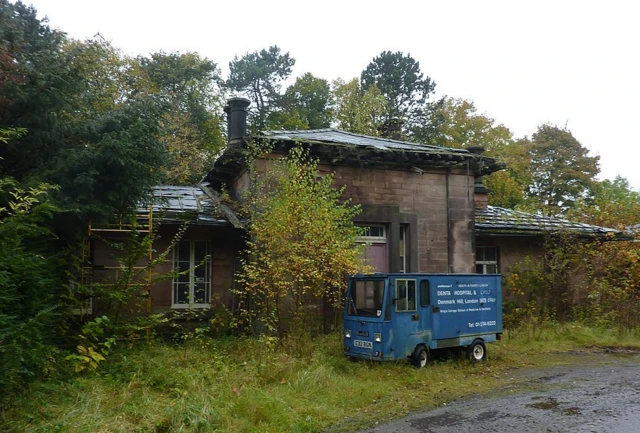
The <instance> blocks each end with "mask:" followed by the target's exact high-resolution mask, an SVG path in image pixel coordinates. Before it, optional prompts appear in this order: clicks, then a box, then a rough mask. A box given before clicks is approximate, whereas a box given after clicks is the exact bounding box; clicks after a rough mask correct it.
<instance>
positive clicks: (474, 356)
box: [467, 340, 487, 362]
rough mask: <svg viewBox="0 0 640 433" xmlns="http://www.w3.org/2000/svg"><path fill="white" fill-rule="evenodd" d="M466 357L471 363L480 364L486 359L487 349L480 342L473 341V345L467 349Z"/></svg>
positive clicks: (482, 342)
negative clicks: (467, 356)
mask: <svg viewBox="0 0 640 433" xmlns="http://www.w3.org/2000/svg"><path fill="white" fill-rule="evenodd" d="M467 355H469V359H470V360H471V361H473V362H482V361H484V360H485V358H486V357H487V347H486V346H485V345H484V341H482V340H474V342H473V343H471V344H470V345H469V347H467Z"/></svg>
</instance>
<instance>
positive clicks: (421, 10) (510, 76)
mask: <svg viewBox="0 0 640 433" xmlns="http://www.w3.org/2000/svg"><path fill="white" fill-rule="evenodd" d="M25 2H26V3H32V4H33V5H34V6H35V7H36V9H37V10H38V12H39V15H40V16H41V17H44V16H45V15H46V16H48V17H49V19H50V24H51V25H52V26H53V27H57V28H59V29H60V30H63V31H65V32H67V33H68V34H69V35H70V36H71V37H74V38H79V39H84V38H88V37H91V36H93V35H95V34H96V33H100V34H101V35H102V36H103V37H105V38H107V39H110V40H112V41H113V43H114V45H115V46H117V47H119V48H121V49H122V50H123V51H124V52H126V53H128V54H134V55H137V54H149V53H152V52H155V51H160V50H164V51H167V52H170V51H174V50H176V51H180V52H185V51H196V52H198V53H200V54H201V55H202V56H205V57H208V58H210V59H211V60H213V61H214V62H216V63H218V64H219V65H220V67H221V69H222V71H223V73H224V74H225V75H226V73H227V71H228V63H229V61H230V60H231V59H232V58H233V56H234V55H242V54H244V53H246V52H248V51H255V50H259V49H262V48H266V47H268V46H270V45H278V46H280V48H281V49H282V50H283V51H285V52H286V51H288V52H289V53H291V55H292V56H293V57H294V58H295V59H296V65H295V68H294V75H295V76H297V75H302V74H303V73H305V72H312V73H313V74H314V75H316V76H318V77H322V78H326V79H329V80H332V79H334V78H338V77H341V78H344V79H350V78H353V77H356V76H359V74H360V72H361V71H362V70H363V69H364V68H365V67H366V65H367V64H368V63H369V62H370V61H371V60H372V58H373V57H375V56H376V55H378V54H379V53H380V52H381V51H383V50H392V51H403V52H404V53H409V54H411V56H413V57H414V58H415V59H416V60H418V61H419V62H420V66H421V69H422V71H423V72H424V73H425V74H426V75H428V76H430V77H431V78H432V79H433V80H434V81H435V82H436V83H437V87H436V90H437V93H438V95H449V96H454V97H461V98H467V99H471V100H473V101H474V102H475V104H476V106H477V107H478V109H479V110H480V112H482V113H485V114H487V115H489V116H491V117H493V118H495V119H496V120H497V121H498V122H499V123H503V124H504V125H505V126H507V127H509V128H510V129H511V130H512V131H513V132H514V133H515V135H516V136H524V135H528V136H530V135H531V134H532V133H534V132H535V130H536V127H537V126H538V125H539V124H542V123H545V122H550V123H553V124H557V125H560V126H565V125H566V126H568V127H569V129H570V130H571V131H572V133H573V135H574V136H575V137H576V138H577V139H578V140H579V141H580V142H581V143H582V144H583V145H584V146H586V147H587V148H588V149H590V151H591V154H592V155H600V158H601V159H600V164H601V176H600V177H601V178H602V179H604V178H610V179H612V178H614V177H615V176H616V175H621V176H624V177H626V178H627V179H628V180H629V181H630V182H631V184H632V185H633V186H634V187H635V188H636V189H639V188H640V166H639V163H640V139H639V138H638V134H637V126H638V125H639V124H640V108H639V106H640V105H639V104H640V50H639V47H640V24H639V23H638V19H639V18H640V5H638V2H636V1H633V0H629V1H612V0H609V1H606V2H605V1H600V2H596V1H568V0H565V1H559V0H555V1H543V0H536V1H524V0H522V1H514V0H509V1H479V0H475V1H450V0H440V1H438V2H435V1H426V0H423V1H405V0H394V1H387V2H382V1H371V0H369V1H356V0H341V1H335V0H323V1H316V2H311V1H303V0H298V1H285V0H270V1H268V0H242V1H239V0H235V1H234V0H226V1H213V0H211V1H205V0H180V1H176V0H173V1H164V0H155V1H152V0H127V1H123V0H102V1H90V0H31V1H29V0H25Z"/></svg>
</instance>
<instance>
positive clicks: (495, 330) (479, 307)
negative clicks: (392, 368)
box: [344, 274, 502, 366]
mask: <svg viewBox="0 0 640 433" xmlns="http://www.w3.org/2000/svg"><path fill="white" fill-rule="evenodd" d="M501 335H502V277H501V276H500V275H481V274H371V275H356V276H354V277H351V278H350V279H349V287H348V290H347V297H346V304H345V310H344V353H345V355H348V356H351V357H355V358H365V359H372V360H381V361H387V360H389V361H390V360H398V359H404V358H410V359H411V360H412V361H413V362H414V364H416V365H417V366H424V365H425V364H426V361H427V359H428V357H429V353H430V352H431V351H432V350H436V349H445V348H452V347H462V348H467V350H468V353H469V355H470V356H471V358H472V359H474V360H476V361H481V360H483V359H484V357H485V355H486V348H485V345H484V343H490V342H493V341H496V340H497V339H500V337H501Z"/></svg>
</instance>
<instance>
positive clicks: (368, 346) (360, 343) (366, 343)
mask: <svg viewBox="0 0 640 433" xmlns="http://www.w3.org/2000/svg"><path fill="white" fill-rule="evenodd" d="M353 345H354V346H355V347H362V348H363V349H373V343H372V342H370V341H362V340H353Z"/></svg>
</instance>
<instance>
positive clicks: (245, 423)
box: [0, 325, 640, 432]
mask: <svg viewBox="0 0 640 433" xmlns="http://www.w3.org/2000/svg"><path fill="white" fill-rule="evenodd" d="M614 346H615V347H627V348H639V347H640V334H638V333H620V332H616V331H609V330H600V329H592V328H585V327H581V326H577V325H564V326H557V327H553V328H547V329H545V330H536V331H535V332H533V331H531V330H520V331H518V332H512V333H508V334H506V335H505V339H504V340H503V341H501V342H499V343H495V344H491V345H489V347H488V349H489V354H490V357H491V358H490V360H489V361H488V362H486V363H484V364H481V365H471V364H469V363H468V362H466V361H464V360H461V359H448V360H436V361H435V362H433V363H432V364H431V365H429V367H428V368H426V369H422V370H416V369H414V368H411V367H410V366H409V364H408V363H405V362H398V363H385V364H379V363H371V362H353V361H350V360H349V359H347V358H345V357H344V356H342V353H341V350H342V346H341V340H340V336H337V335H333V336H326V337H321V338H316V339H314V340H312V341H308V342H306V343H300V342H298V343H297V344H296V345H295V347H296V350H295V351H294V350H293V349H292V347H291V346H288V347H285V348H280V350H276V351H275V352H271V351H269V350H266V349H265V346H264V345H263V344H261V343H260V342H258V341H255V340H252V339H238V338H229V339H222V340H220V339H219V340H210V339H198V340H194V341H192V342H191V343H189V344H183V345H172V344H167V343H151V344H143V345H137V346H133V347H128V348H124V347H121V348H120V349H119V350H118V351H117V352H114V353H113V354H112V355H111V356H110V358H109V360H108V361H107V362H106V363H105V365H103V366H101V367H100V368H99V370H98V371H97V372H96V373H91V374H88V375H85V376H80V377H76V378H74V379H70V380H68V381H45V382H42V383H39V384H36V385H34V386H32V387H31V388H30V389H28V390H26V391H25V393H24V394H23V395H22V396H19V397H17V398H16V399H15V400H14V401H13V404H12V405H11V407H9V408H7V409H5V410H4V412H2V413H0V426H1V427H2V428H0V430H3V431H9V432H26V431H28V432H174V431H175V432H178V431H180V432H183V431H184V432H210V431H225V432H307V431H322V430H327V431H353V430H358V429H360V428H363V427H366V426H369V425H372V424H374V423H376V422H379V421H382V420H387V419H390V418H394V417H399V416H402V415H404V414H406V413H408V412H410V411H412V410H416V409H419V408H428V407H433V406H437V405H441V404H443V403H446V402H449V401H452V400H454V399H456V398H459V397H462V396H465V395H469V394H473V393H478V392H486V391H489V390H491V389H494V388H497V387H499V386H502V385H504V384H505V382H507V381H508V380H509V379H508V377H509V371H510V370H511V369H513V368H516V367H521V366H526V365H540V366H546V365H552V364H554V363H562V362H563V361H562V358H561V357H554V356H550V354H553V353H563V352H567V351H571V350H590V349H591V348H594V347H614Z"/></svg>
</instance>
